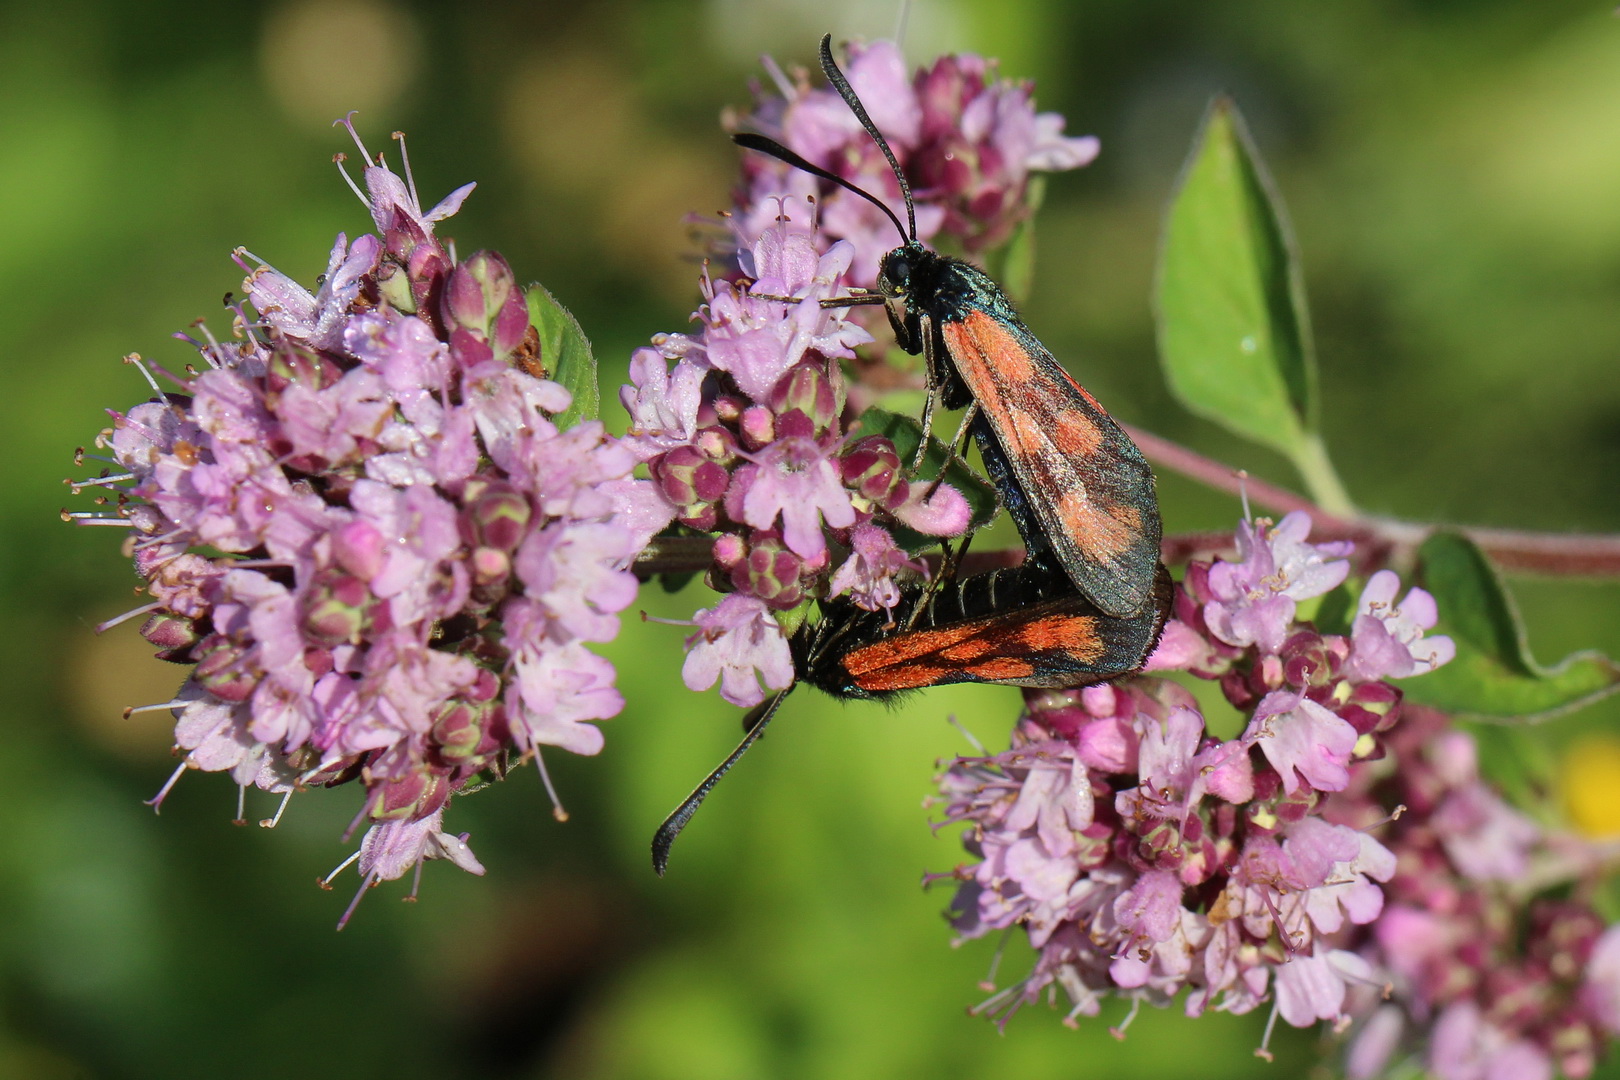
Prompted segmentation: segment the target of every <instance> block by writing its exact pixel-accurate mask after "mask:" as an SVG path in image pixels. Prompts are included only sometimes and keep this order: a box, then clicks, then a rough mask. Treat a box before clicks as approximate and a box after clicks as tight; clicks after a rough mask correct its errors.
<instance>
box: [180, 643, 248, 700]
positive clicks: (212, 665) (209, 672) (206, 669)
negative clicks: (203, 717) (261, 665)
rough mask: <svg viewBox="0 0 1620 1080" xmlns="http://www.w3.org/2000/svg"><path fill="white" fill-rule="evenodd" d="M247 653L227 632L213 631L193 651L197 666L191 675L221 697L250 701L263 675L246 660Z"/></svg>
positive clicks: (206, 688)
mask: <svg viewBox="0 0 1620 1080" xmlns="http://www.w3.org/2000/svg"><path fill="white" fill-rule="evenodd" d="M246 652H247V650H245V649H244V648H243V647H242V646H240V645H238V644H236V643H235V642H233V641H231V640H230V639H229V638H227V637H226V636H225V635H224V634H211V635H209V636H208V637H207V638H205V639H204V640H203V641H201V642H200V643H198V645H197V646H196V648H195V649H194V650H193V655H195V656H196V657H197V666H196V667H195V668H193V669H192V670H191V677H192V679H193V680H195V681H196V683H197V685H198V686H200V687H202V688H203V689H204V690H207V691H208V692H209V693H210V694H213V695H214V696H215V697H217V698H220V699H222V700H224V701H246V700H247V699H248V698H250V697H252V696H253V689H254V687H256V686H258V685H259V674H258V673H257V672H254V671H250V670H249V669H248V667H247V665H246V663H244V657H245V655H246Z"/></svg>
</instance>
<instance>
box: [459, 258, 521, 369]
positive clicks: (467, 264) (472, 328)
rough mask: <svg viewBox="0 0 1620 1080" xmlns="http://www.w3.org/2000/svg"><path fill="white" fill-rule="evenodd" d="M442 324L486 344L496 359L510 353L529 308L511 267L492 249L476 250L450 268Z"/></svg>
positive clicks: (515, 346) (519, 338) (518, 338)
mask: <svg viewBox="0 0 1620 1080" xmlns="http://www.w3.org/2000/svg"><path fill="white" fill-rule="evenodd" d="M441 307H442V310H443V312H444V324H445V326H446V328H448V329H449V330H450V331H451V334H452V340H454V335H455V332H456V331H458V330H460V331H465V332H467V333H468V334H471V335H472V336H473V337H474V338H476V339H477V340H479V341H482V342H485V343H487V344H488V345H489V347H490V349H491V351H492V354H493V356H494V357H495V358H496V359H505V358H506V357H507V356H510V355H511V354H512V352H513V351H514V350H516V349H517V348H518V346H519V345H521V344H522V343H523V337H524V335H525V334H526V333H528V330H529V310H528V307H527V305H525V304H524V302H523V293H522V290H520V289H518V288H517V285H516V281H515V279H514V277H513V275H512V268H511V267H510V266H509V265H507V262H506V260H505V259H503V258H501V256H499V255H497V254H496V253H495V252H493V251H479V252H475V253H474V254H473V255H471V256H469V257H468V258H466V259H465V260H463V261H462V262H461V263H460V264H459V265H457V266H455V267H454V268H453V269H451V270H450V272H449V274H448V276H447V277H446V278H445V283H444V295H443V299H442V302H441Z"/></svg>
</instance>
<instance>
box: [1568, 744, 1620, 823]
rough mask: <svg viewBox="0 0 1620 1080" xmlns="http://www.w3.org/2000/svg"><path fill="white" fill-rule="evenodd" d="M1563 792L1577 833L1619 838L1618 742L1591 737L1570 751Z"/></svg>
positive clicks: (1619, 775)
mask: <svg viewBox="0 0 1620 1080" xmlns="http://www.w3.org/2000/svg"><path fill="white" fill-rule="evenodd" d="M1563 788H1564V806H1565V809H1566V810H1567V811H1568V813H1569V819H1570V821H1571V822H1572V823H1573V824H1574V826H1575V827H1576V828H1577V829H1579V830H1580V831H1581V832H1582V833H1584V834H1586V835H1587V836H1589V837H1592V838H1594V839H1598V838H1603V837H1611V836H1620V739H1616V738H1614V737H1613V736H1607V735H1599V736H1592V737H1589V738H1585V739H1582V740H1580V741H1579V742H1577V743H1576V744H1575V745H1574V746H1572V747H1570V750H1569V754H1568V756H1567V757H1566V758H1565V760H1564V783H1563Z"/></svg>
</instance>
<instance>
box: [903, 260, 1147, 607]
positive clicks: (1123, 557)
mask: <svg viewBox="0 0 1620 1080" xmlns="http://www.w3.org/2000/svg"><path fill="white" fill-rule="evenodd" d="M992 287H993V286H992ZM996 300H998V301H999V303H996V304H995V306H996V307H997V308H1001V309H1004V310H996V311H994V312H992V311H988V310H985V309H984V308H982V307H977V306H969V305H966V304H962V303H960V302H958V303H957V304H954V305H952V307H953V310H949V311H948V312H938V311H936V312H935V313H934V318H933V320H932V321H933V322H934V324H935V327H936V330H935V332H936V333H937V335H938V343H937V344H938V345H943V347H944V349H945V351H946V353H947V354H948V355H949V357H950V360H951V363H952V366H953V367H954V368H955V369H956V374H957V375H958V376H959V377H960V378H961V380H962V383H963V384H964V385H965V387H966V388H967V390H968V392H969V393H971V394H972V396H973V398H974V399H975V400H976V401H977V402H978V406H979V410H980V414H981V415H982V416H983V417H984V420H985V423H986V425H987V426H988V429H989V431H990V432H991V434H992V435H993V437H994V440H995V443H996V446H997V447H999V450H1000V452H1001V454H1002V456H1003V457H1004V458H1005V466H1006V469H1005V470H1003V471H1009V472H1010V473H1011V475H1012V478H1013V480H1014V481H1015V482H1016V483H1017V484H1018V486H1019V487H1020V488H1022V489H1023V491H1022V493H1023V501H1024V502H1025V503H1026V504H1027V505H1028V507H1029V508H1030V510H1031V511H1032V512H1033V515H1034V518H1035V520H1034V521H1033V522H1031V523H1030V525H1031V526H1032V527H1033V530H1034V531H1035V532H1036V533H1037V534H1038V535H1036V536H1031V535H1029V531H1027V530H1024V529H1023V528H1022V527H1021V531H1024V532H1025V535H1024V541H1025V543H1026V544H1027V545H1028V546H1029V547H1030V549H1031V551H1032V552H1037V551H1038V550H1039V548H1040V546H1041V545H1042V544H1043V543H1044V544H1045V545H1046V546H1047V547H1049V549H1050V550H1051V552H1052V554H1053V555H1054V556H1055V557H1056V560H1057V563H1058V565H1060V566H1061V567H1062V568H1063V569H1064V571H1065V572H1066V573H1067V574H1068V576H1069V578H1070V580H1071V581H1073V582H1074V584H1075V586H1076V587H1077V588H1078V589H1079V590H1080V591H1081V592H1082V593H1084V594H1085V595H1086V596H1087V597H1089V598H1090V599H1091V600H1092V601H1093V602H1094V603H1095V604H1096V605H1097V607H1098V608H1100V609H1101V611H1102V613H1103V614H1105V615H1112V616H1116V617H1128V616H1132V615H1135V614H1137V613H1138V612H1141V611H1143V610H1145V609H1146V608H1147V606H1148V605H1149V604H1150V603H1151V601H1152V598H1153V591H1154V575H1155V572H1156V569H1157V567H1158V565H1159V541H1160V537H1161V531H1162V526H1161V524H1160V520H1159V503H1158V496H1157V494H1156V493H1155V488H1154V481H1153V470H1152V469H1150V468H1149V467H1148V463H1147V461H1146V460H1145V459H1144V458H1143V457H1142V452H1141V451H1140V450H1138V449H1137V448H1136V444H1135V443H1133V442H1131V440H1130V437H1129V436H1128V435H1126V434H1125V432H1124V431H1123V430H1122V429H1121V428H1120V426H1119V425H1118V424H1117V423H1115V422H1114V420H1113V418H1112V417H1110V416H1109V415H1108V413H1107V412H1106V411H1105V410H1104V409H1103V408H1102V406H1101V405H1099V404H1097V402H1096V400H1095V399H1094V398H1093V397H1092V396H1091V395H1090V394H1088V393H1086V391H1085V389H1084V388H1083V387H1081V386H1080V384H1079V383H1077V382H1075V381H1074V379H1073V378H1072V377H1070V375H1069V373H1068V372H1067V371H1065V370H1064V369H1063V367H1062V366H1061V365H1060V364H1059V363H1058V362H1057V360H1056V359H1054V358H1053V356H1052V354H1051V353H1050V352H1048V351H1047V349H1046V347H1045V346H1043V345H1042V344H1041V343H1040V342H1039V341H1038V340H1036V338H1035V335H1034V334H1032V333H1030V331H1029V329H1028V328H1027V327H1025V326H1024V325H1023V323H1022V322H1020V321H1018V318H1017V316H1016V315H1014V314H1013V313H1012V310H1011V305H1009V304H1007V303H1006V301H1005V300H1004V299H1002V298H1000V297H999V296H998V297H996ZM981 452H986V453H987V455H988V454H989V453H994V451H993V450H990V449H989V448H987V447H985V446H984V445H983V443H982V442H981ZM986 464H987V466H988V467H990V468H991V471H992V472H994V471H995V467H994V466H993V465H991V463H990V462H988V461H987V462H986Z"/></svg>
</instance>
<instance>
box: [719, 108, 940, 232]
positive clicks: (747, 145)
mask: <svg viewBox="0 0 1620 1080" xmlns="http://www.w3.org/2000/svg"><path fill="white" fill-rule="evenodd" d="M731 141H732V142H734V143H736V144H737V145H738V146H740V147H742V148H743V149H744V150H758V151H759V152H760V153H762V154H769V155H770V156H771V157H773V158H776V159H777V160H778V161H785V162H786V163H787V164H789V165H791V166H793V167H794V168H795V169H802V170H803V171H805V172H807V173H809V174H810V175H811V176H819V177H821V178H822V179H823V180H831V181H832V182H833V183H835V184H837V185H838V186H839V187H841V188H844V189H845V190H846V191H853V192H854V193H855V194H857V195H859V196H860V197H861V198H863V199H865V200H866V201H867V202H869V203H871V204H872V205H873V206H875V207H877V208H878V209H879V210H881V211H883V212H884V213H885V214H887V215H889V220H890V221H892V222H894V227H895V229H897V230H898V231H899V233H900V240H901V242H902V243H907V242H909V241H910V239H911V238H910V237H908V236H907V235H906V227H905V226H904V225H902V224H900V219H899V218H898V217H896V216H895V213H894V211H893V210H890V209H889V207H888V204H887V203H885V202H884V201H883V200H882V199H880V198H878V197H877V196H876V195H873V194H872V193H871V192H870V191H863V190H861V189H860V188H858V187H856V186H855V185H854V184H852V183H850V182H849V181H848V180H845V179H844V178H843V177H842V176H839V175H838V174H837V173H831V172H828V171H827V170H826V169H823V168H822V167H821V166H820V165H812V164H810V162H808V161H806V160H804V158H802V157H800V156H799V155H798V154H795V153H794V152H793V151H791V150H789V149H788V148H787V147H785V146H783V145H782V144H781V143H779V142H777V141H776V140H775V139H769V138H766V137H765V136H764V135H756V134H754V133H753V132H752V131H743V132H738V133H737V134H736V135H733V136H732V137H731ZM901 184H902V185H904V184H905V181H904V180H902V181H901ZM910 206H911V195H910V193H907V195H906V207H907V208H908V209H909V208H910Z"/></svg>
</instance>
